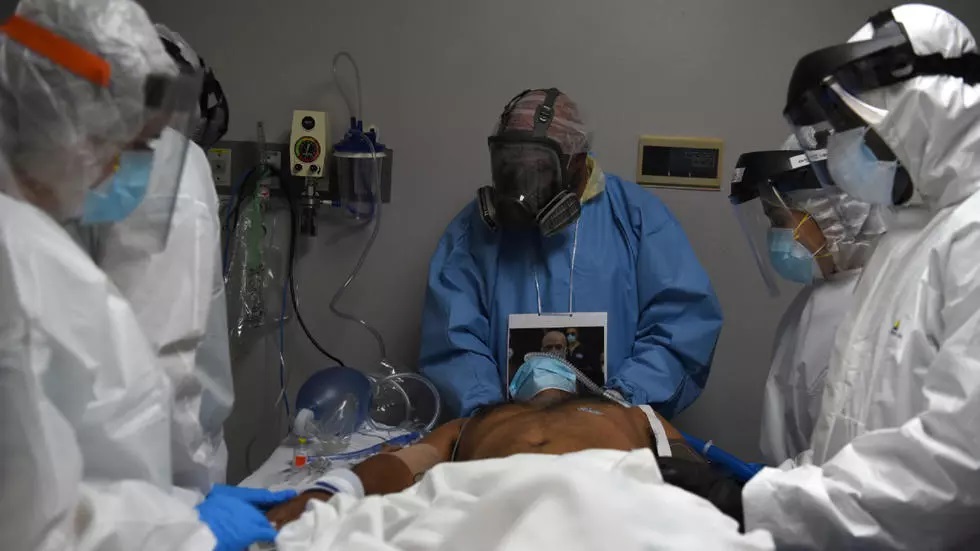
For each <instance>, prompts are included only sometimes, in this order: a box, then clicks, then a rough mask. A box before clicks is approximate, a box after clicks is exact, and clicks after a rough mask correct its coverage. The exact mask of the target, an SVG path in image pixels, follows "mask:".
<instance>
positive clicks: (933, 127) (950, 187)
mask: <svg viewBox="0 0 980 551" xmlns="http://www.w3.org/2000/svg"><path fill="white" fill-rule="evenodd" d="M892 14H893V16H894V17H895V20H896V21H898V22H899V23H901V24H902V25H903V26H904V27H905V31H906V33H907V34H908V38H909V41H910V42H911V44H912V47H913V49H914V51H915V53H916V54H917V55H920V56H925V55H930V54H937V53H938V54H941V55H942V56H943V57H946V58H955V57H959V56H961V55H963V54H965V53H969V52H975V51H976V50H977V46H976V42H975V40H974V38H973V35H972V34H971V33H970V30H969V29H968V28H967V27H966V26H965V25H964V24H963V23H962V22H961V21H959V20H958V19H956V18H955V17H953V16H952V15H951V14H949V13H948V12H946V11H944V10H941V9H939V8H936V7H933V6H926V5H923V4H908V5H904V6H899V7H897V8H894V9H893V10H892ZM872 33H873V30H872V26H871V24H870V23H868V24H866V25H865V26H864V27H862V28H861V30H859V31H858V32H857V33H856V34H855V35H854V36H853V37H851V39H850V40H849V42H859V41H862V40H869V39H871V37H872ZM859 97H860V99H861V100H863V101H865V102H867V103H868V104H870V105H872V106H874V107H877V108H879V109H883V110H885V111H887V115H885V116H884V117H883V118H881V120H879V121H874V120H869V121H868V122H869V123H870V125H871V127H872V128H873V129H874V130H875V131H876V132H877V133H878V135H879V136H881V138H882V139H883V140H884V141H885V143H886V144H887V145H888V146H889V147H890V148H891V149H892V151H893V152H894V153H895V155H896V157H897V158H898V160H899V161H900V162H901V163H902V165H903V166H904V167H905V168H906V170H908V172H909V175H910V176H911V179H912V182H913V183H914V184H915V187H916V189H917V190H918V192H919V194H920V195H921V196H922V198H923V199H924V201H925V203H926V204H927V205H928V206H929V207H930V208H932V209H934V210H936V209H940V208H943V207H947V206H949V205H953V204H956V203H959V202H961V201H963V200H964V199H966V198H967V197H969V196H970V195H972V194H973V193H975V192H976V191H977V190H980V162H977V156H978V155H980V125H978V124H977V123H978V121H980V86H969V85H967V84H965V83H964V81H963V79H961V78H956V77H950V76H918V77H915V78H912V79H910V80H907V81H905V82H902V83H899V84H895V85H892V86H889V87H886V88H882V89H878V90H872V91H869V92H865V93H862V94H860V96H859Z"/></svg>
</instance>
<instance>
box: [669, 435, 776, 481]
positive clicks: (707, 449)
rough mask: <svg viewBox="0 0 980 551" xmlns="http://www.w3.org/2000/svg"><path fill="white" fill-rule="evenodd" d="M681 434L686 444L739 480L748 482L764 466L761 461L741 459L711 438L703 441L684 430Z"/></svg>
mask: <svg viewBox="0 0 980 551" xmlns="http://www.w3.org/2000/svg"><path fill="white" fill-rule="evenodd" d="M681 434H682V435H683V436H684V439H685V440H687V444H688V445H689V446H691V447H692V448H694V449H695V450H696V451H697V452H698V453H700V454H701V456H702V457H704V458H705V459H707V460H708V461H710V462H711V463H714V464H715V465H717V466H718V467H721V468H722V469H723V470H725V471H727V472H728V473H730V474H731V475H732V476H733V477H734V478H735V479H736V480H738V481H740V482H748V481H749V480H751V479H752V477H753V476H755V475H756V473H758V472H759V471H761V470H762V468H763V467H764V465H762V464H761V463H746V462H745V461H742V460H741V459H739V458H737V457H735V456H734V455H732V454H730V453H728V452H726V451H725V450H723V449H721V448H719V447H718V446H715V445H714V443H713V442H712V441H711V440H708V441H707V442H705V441H704V440H701V439H700V438H697V437H695V436H691V435H690V434H687V433H684V432H682V433H681Z"/></svg>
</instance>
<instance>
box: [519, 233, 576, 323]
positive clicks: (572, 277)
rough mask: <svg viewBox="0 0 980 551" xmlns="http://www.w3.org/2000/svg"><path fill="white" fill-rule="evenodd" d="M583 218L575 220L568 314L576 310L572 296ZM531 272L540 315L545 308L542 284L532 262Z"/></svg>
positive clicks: (569, 276) (569, 275) (569, 277)
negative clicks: (579, 232)
mask: <svg viewBox="0 0 980 551" xmlns="http://www.w3.org/2000/svg"><path fill="white" fill-rule="evenodd" d="M580 221H581V219H579V220H576V221H575V237H574V238H573V240H572V265H571V267H570V268H569V273H568V314H569V315H571V314H572V313H573V312H574V310H573V309H572V298H573V297H574V294H573V293H574V291H575V284H574V283H575V255H576V254H577V253H578V225H579V222H580ZM531 273H533V274H534V291H535V292H536V293H537V295H538V315H539V316H540V315H542V314H543V313H544V309H543V308H542V307H541V284H540V283H539V282H538V270H537V268H535V267H534V264H533V263H532V264H531Z"/></svg>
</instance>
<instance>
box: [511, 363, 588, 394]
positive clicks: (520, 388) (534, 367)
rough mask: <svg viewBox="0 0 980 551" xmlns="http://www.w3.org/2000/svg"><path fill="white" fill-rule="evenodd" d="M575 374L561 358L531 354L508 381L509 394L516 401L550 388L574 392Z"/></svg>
mask: <svg viewBox="0 0 980 551" xmlns="http://www.w3.org/2000/svg"><path fill="white" fill-rule="evenodd" d="M575 383H576V379H575V374H574V373H572V371H571V370H570V369H568V368H567V367H565V364H564V363H562V361H561V360H559V359H557V358H553V357H549V356H548V355H545V354H543V355H539V356H532V357H530V358H528V359H527V360H526V361H525V362H524V365H522V366H521V368H520V369H518V370H517V373H515V374H514V378H513V379H511V381H510V388H509V390H510V395H511V397H512V398H513V399H514V401H516V402H527V401H529V400H530V399H531V398H534V397H535V396H536V395H537V394H538V393H539V392H541V391H542V390H547V389H550V388H554V389H558V390H563V391H565V392H568V393H571V394H574V393H575Z"/></svg>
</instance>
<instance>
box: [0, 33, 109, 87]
mask: <svg viewBox="0 0 980 551" xmlns="http://www.w3.org/2000/svg"><path fill="white" fill-rule="evenodd" d="M0 32H2V33H4V34H6V35H7V36H9V37H10V38H11V40H13V41H15V42H17V43H19V44H20V45H21V46H23V47H25V48H27V49H28V50H31V51H33V52H35V53H37V54H39V55H42V56H44V57H46V58H48V59H49V60H50V61H51V62H52V63H55V64H57V65H60V66H61V67H62V68H64V69H66V70H68V71H71V72H72V73H75V74H76V75H78V76H80V77H82V78H84V79H85V80H87V81H89V82H91V83H93V84H96V85H98V86H101V87H103V88H106V87H108V86H109V77H110V76H112V67H111V66H110V65H109V62H108V61H106V60H104V59H102V58H101V57H99V56H97V55H95V54H93V53H92V52H90V51H88V50H86V49H85V48H82V47H81V46H79V45H78V44H75V43H74V42H72V41H70V40H68V39H67V38H64V37H63V36H59V35H57V34H55V33H53V32H51V31H49V30H48V29H45V28H44V27H42V26H40V25H38V24H36V23H34V22H32V21H28V20H27V19H24V18H23V17H20V16H19V15H14V16H11V17H10V18H9V19H7V20H6V21H5V22H4V23H3V24H2V25H0Z"/></svg>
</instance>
